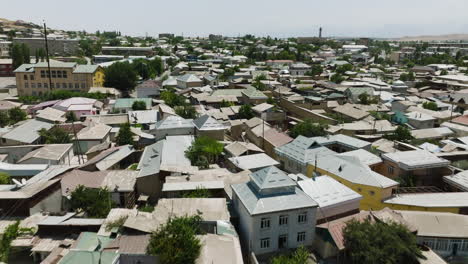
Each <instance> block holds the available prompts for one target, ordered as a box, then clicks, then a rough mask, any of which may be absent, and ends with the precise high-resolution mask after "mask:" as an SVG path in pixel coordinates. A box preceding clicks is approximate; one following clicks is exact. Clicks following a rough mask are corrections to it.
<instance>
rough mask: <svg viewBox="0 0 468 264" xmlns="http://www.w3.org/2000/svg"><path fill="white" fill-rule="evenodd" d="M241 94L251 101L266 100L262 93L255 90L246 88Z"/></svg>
mask: <svg viewBox="0 0 468 264" xmlns="http://www.w3.org/2000/svg"><path fill="white" fill-rule="evenodd" d="M242 93H243V94H245V95H246V96H247V97H249V98H252V99H267V98H268V97H267V96H266V95H265V94H264V93H262V92H261V91H259V90H257V89H255V88H247V89H245V90H244V91H243V92H242Z"/></svg>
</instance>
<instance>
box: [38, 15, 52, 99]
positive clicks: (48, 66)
mask: <svg viewBox="0 0 468 264" xmlns="http://www.w3.org/2000/svg"><path fill="white" fill-rule="evenodd" d="M44 39H45V48H46V58H47V76H48V77H49V90H50V91H52V75H51V74H50V60H49V43H48V42H47V26H46V23H45V21H44ZM36 63H37V61H36Z"/></svg>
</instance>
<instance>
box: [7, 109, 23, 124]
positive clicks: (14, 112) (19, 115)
mask: <svg viewBox="0 0 468 264" xmlns="http://www.w3.org/2000/svg"><path fill="white" fill-rule="evenodd" d="M8 117H9V119H10V124H16V123H18V122H19V121H23V120H26V117H27V114H26V112H25V111H23V110H21V108H19V107H14V108H11V109H9V110H8Z"/></svg>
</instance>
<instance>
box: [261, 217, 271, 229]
mask: <svg viewBox="0 0 468 264" xmlns="http://www.w3.org/2000/svg"><path fill="white" fill-rule="evenodd" d="M260 228H261V229H267V228H270V218H266V217H264V218H262V220H261V221H260Z"/></svg>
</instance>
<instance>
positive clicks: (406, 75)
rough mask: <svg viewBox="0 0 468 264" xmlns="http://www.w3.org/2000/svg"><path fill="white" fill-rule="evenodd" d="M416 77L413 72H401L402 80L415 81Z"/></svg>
mask: <svg viewBox="0 0 468 264" xmlns="http://www.w3.org/2000/svg"><path fill="white" fill-rule="evenodd" d="M415 79H416V78H415V76H414V73H413V72H409V73H402V74H400V81H403V82H408V81H414V80H415Z"/></svg>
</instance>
